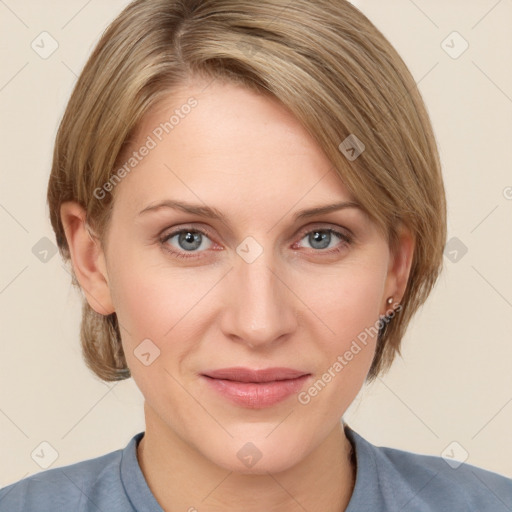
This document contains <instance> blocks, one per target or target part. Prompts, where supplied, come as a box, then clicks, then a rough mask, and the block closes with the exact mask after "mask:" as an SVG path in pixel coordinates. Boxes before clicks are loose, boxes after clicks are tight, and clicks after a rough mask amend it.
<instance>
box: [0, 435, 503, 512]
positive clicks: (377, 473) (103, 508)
mask: <svg viewBox="0 0 512 512" xmlns="http://www.w3.org/2000/svg"><path fill="white" fill-rule="evenodd" d="M345 432H346V435H347V437H348V439H349V440H350V441H351V443H352V445H353V446H354V451H355V456H356V462H357V473H356V483H355V488H354V492H353V494H352V497H351V499H350V503H349V505H348V507H347V509H346V512H366V511H371V512H398V511H403V512H410V511H414V512H433V511H435V512H439V511H449V512H468V511H478V512H484V511H489V512H491V511H492V512H511V511H512V479H510V478H507V477H504V476H501V475H498V474H496V473H493V472H490V471H486V470H484V469H480V468H477V467H475V466H471V465H469V464H465V463H464V464H461V465H460V466H458V467H456V468H454V467H452V466H455V465H456V464H454V461H452V460H450V462H451V465H449V464H448V462H447V461H445V460H444V459H443V458H442V457H436V456H431V455H419V454H416V453H412V452H406V451H402V450H397V449H394V448H384V447H378V446H374V445H373V444H371V443H370V442H368V441H366V440H365V439H364V438H363V437H361V436H360V435H359V434H357V433H356V432H354V431H353V430H352V429H351V428H350V427H349V426H348V425H345ZM143 435H144V432H140V433H138V434H136V435H135V436H134V437H133V438H132V439H131V440H130V442H129V443H128V445H127V446H126V447H125V448H123V449H119V450H116V451H114V452H111V453H108V454H106V455H103V456H101V457H97V458H94V459H89V460H85V461H82V462H78V463H75V464H71V465H68V466H63V467H61V468H53V469H48V470H45V471H42V472H40V473H37V474H35V475H31V476H29V477H27V478H24V479H22V480H20V481H18V482H16V483H13V484H11V485H9V486H7V487H4V488H3V489H0V512H68V511H69V512H134V511H135V512H142V511H144V512H163V509H162V508H161V507H160V505H159V504H158V502H157V501H156V499H155V497H154V496H153V494H152V493H151V490H150V489H149V487H148V485H147V483H146V480H145V479H144V475H143V473H142V471H141V469H140V466H139V464H138V460H137V452H136V449H137V444H138V443H139V441H140V440H141V439H142V437H143ZM197 499H198V503H197V504H196V505H194V504H192V506H195V508H196V509H197V510H198V511H201V508H204V507H201V503H200V499H201V497H199V496H198V497H197Z"/></svg>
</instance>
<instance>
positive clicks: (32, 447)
mask: <svg viewBox="0 0 512 512" xmlns="http://www.w3.org/2000/svg"><path fill="white" fill-rule="evenodd" d="M354 3H356V5H358V7H359V8H360V9H361V10H362V11H363V12H364V13H365V14H366V15H367V16H368V17H369V18H370V19H371V20H372V21H373V22H374V23H375V24H376V25H377V27H379V28H380V29H381V30H382V31H383V33H384V34H385V35H386V36H387V37H388V38H389V39H390V41H391V42H392V43H393V44H394V45H395V47H396V48H397V50H398V51H399V53H400V54H401V55H402V57H403V58H404V60H405V62H406V63H407V64H408V66H409V67H410V69H411V71H412V74H413V75H414V77H415V79H416V81H417V82H418V87H419V89H420V91H421V92H422V94H423V95H424V98H425V101H426V103H427V106H428V109H429V112H430V114H431V117H432V121H433V124H434V130H435V133H436V136H437V139H438V143H439V148H440V152H441V158H442V162H443V166H444V177H445V183H446V188H447V195H448V202H449V222H448V232H449V235H448V238H449V239H450V238H452V237H456V238H457V239H458V240H459V242H458V243H459V245H460V244H464V246H465V247H467V253H466V254H464V255H463V256H462V257H461V254H462V253H461V252H459V253H458V254H459V256H458V258H459V259H458V260H457V261H451V260H450V258H451V259H453V257H454V255H455V254H454V253H453V252H452V253H451V254H450V255H448V256H449V257H448V256H447V257H445V269H444V272H443V275H442V277H441V279H440V281H439V282H438V285H437V287H436V289H435V291H434V293H433V294H432V296H431V298H430V300H429V302H428V303H427V304H426V306H425V307H424V308H423V309H422V310H421V311H420V312H419V314H418V315H417V317H416V318H415V321H414V323H413V324H412V325H411V327H410V330H409V332H408V334H407V336H406V338H405V340H404V350H403V359H398V360H397V361H396V362H395V365H394V367H393V369H392V371H391V372H390V373H389V374H388V375H387V376H386V377H385V378H383V379H381V380H379V381H377V382H376V383H375V384H374V385H373V386H371V387H369V388H368V389H363V391H362V392H361V393H360V395H359V396H358V398H357V399H356V401H355V402H354V404H353V406H352V407H351V408H350V410H349V412H348V413H347V414H346V419H347V421H348V422H349V424H350V425H351V426H352V427H353V428H354V429H355V430H356V431H358V432H359V433H361V434H362V435H363V436H365V437H366V438H367V439H368V440H369V441H371V442H373V443H375V444H378V445H387V446H393V447H397V448H402V449H406V450H410V451H415V452H420V453H428V454H434V455H441V454H445V456H446V457H447V458H449V457H452V456H454V457H462V458H464V457H465V456H466V454H467V462H468V463H471V464H475V465H478V466H482V467H485V468H488V469H491V470H493V471H496V472H499V473H502V474H505V475H507V476H509V477H512V442H511V437H510V433H511V431H512V428H511V427H512V372H511V370H510V363H511V361H512V343H511V341H512V339H511V332H512V265H511V262H512V166H511V162H512V149H511V148H512V72H511V67H510V62H512V32H511V31H510V20H511V19H512V2H511V1H510V0H502V1H496V0H472V1H467V0H464V1H463V0H457V1H454V0H450V1H445V0H435V1H433V0H429V1H427V0H415V1H414V2H413V1H412V0H396V1H385V2H383V1H382V0H360V1H357V2H356V1H354ZM126 4H127V2H126V1H124V0H109V1H108V2H101V1H99V0H92V1H89V2H87V1H84V0H60V1H57V0H53V1H45V2H38V1H35V0H31V1H28V0H2V1H0V19H1V21H2V30H1V31H0V38H1V45H0V47H1V51H2V63H3V65H2V69H1V71H0V108H1V112H2V128H1V134H0V140H1V143H2V148H3V150H2V152H1V155H2V165H1V167H0V168H1V171H0V172H1V175H2V182H1V183H2V185H1V188H0V226H1V230H2V250H1V252H0V254H1V265H0V312H1V321H2V323H1V325H2V331H1V334H2V339H1V343H0V347H1V353H0V432H1V438H0V460H2V464H1V465H0V486H3V485H7V484H9V483H11V482H14V481H16V480H18V479H20V478H23V477H25V476H28V475H30V474H34V473H37V472H38V471H41V470H42V467H41V464H43V465H44V464H49V463H50V462H51V465H50V466H49V467H57V466H62V465H66V464H70V463H73V462H77V461H80V460H84V459H86V458H91V457H96V456H99V455H102V454H104V453H107V452H110V451H113V450H115V449H118V448H122V447H124V446H125V445H126V443H127V442H128V440H129V439H130V438H131V437H132V436H133V435H134V434H135V433H136V432H139V431H141V430H143V429H144V418H143V413H142V404H143V400H142V395H141V394H140V392H139V391H138V389H137V388H136V386H135V384H134V382H133V381H132V380H131V379H130V380H129V381H123V382H119V383H115V384H112V383H110V384H107V383H103V382H101V381H100V380H99V379H97V378H96V377H94V376H93V375H92V373H90V372H89V371H88V370H87V368H86V367H85V365H84V363H83V362H82V360H81V354H80V347H79V340H78V327H79V320H80V309H79V305H80V302H79V297H78V295H77V294H76V293H75V291H74V290H73V289H72V287H71V284H70V277H69V275H68V274H67V273H66V271H65V270H64V268H63V267H62V262H61V261H60V257H59V256H58V254H56V255H54V256H52V255H51V253H48V254H47V256H46V258H47V261H46V262H43V261H41V260H40V259H39V258H38V257H36V254H34V252H35V253H38V251H39V252H40V251H41V250H42V249H41V247H42V246H40V245H36V244H44V242H41V241H40V240H41V239H42V238H43V237H48V238H49V239H50V240H52V242H53V240H54V238H53V232H52V230H51V227H50V224H49V221H48V212H47V206H46V204H45V192H46V184H47V177H48V174H49V169H50V162H51V155H52V144H53V141H54V137H55V133H56V130H57V125H58V121H59V119H60V117H61V115H62V112H63V109H64V106H65V103H66V101H67V99H68V98H69V95H70V92H71V89H72V87H73V85H74V83H75V80H76V77H77V75H78V74H79V72H80V70H81V69H82V67H83V65H84V63H85V59H86V57H87V56H88V55H89V53H90V52H91V50H92V48H93V45H94V44H95V43H96V42H97V40H98V39H99V36H100V34H101V33H102V31H103V30H104V28H105V27H106V26H107V25H108V23H109V22H110V21H111V20H112V19H113V18H114V17H115V15H116V14H117V13H118V12H119V11H120V10H121V8H122V7H124V5H126ZM43 31H47V32H48V33H49V34H51V37H53V38H54V39H55V40H56V41H57V42H58V48H57V50H56V51H55V52H54V53H53V54H52V55H51V56H49V57H48V58H46V59H43V58H41V57H40V56H39V55H38V53H36V52H35V51H34V50H33V49H32V47H31V43H32V41H34V40H35V41H36V43H35V44H39V45H40V46H41V45H42V44H41V43H40V41H41V37H47V38H48V36H40V34H41V32H43ZM453 31H457V32H459V33H460V34H461V36H462V37H463V38H464V39H465V40H466V41H467V42H468V43H469V48H468V49H467V50H466V51H465V52H464V53H463V54H462V55H460V56H459V57H458V58H452V56H453V52H457V51H458V50H459V49H460V48H462V46H461V44H462V40H460V39H457V38H456V36H453V35H452V36H450V37H449V38H448V39H447V43H445V44H447V45H448V46H451V47H452V48H451V49H449V48H447V50H448V51H449V52H451V53H452V56H450V55H449V54H448V53H447V51H445V49H443V47H442V41H444V40H445V39H446V38H447V37H448V36H449V35H450V34H451V33H452V32H453ZM454 37H455V38H454ZM452 41H453V42H452ZM38 42H39V43H38ZM49 45H50V40H49V39H46V44H45V48H46V49H49V48H51V47H50V46H49ZM443 46H444V45H443ZM452 243H453V242H452ZM34 246H35V247H36V249H34V252H33V248H34ZM454 247H455V246H453V247H452V246H450V250H451V251H453V249H454ZM40 256H41V254H40ZM454 441H456V442H457V443H458V444H455V445H454V444H452V443H453V442H454ZM42 442H46V443H49V444H50V445H51V447H53V449H54V450H55V451H56V452H57V454H58V455H57V458H56V459H55V460H54V461H53V462H52V460H51V455H52V453H53V452H52V448H50V447H48V446H47V445H42V446H41V443H42ZM41 453H44V454H45V455H44V457H42V456H40V457H39V458H38V457H37V455H36V454H41Z"/></svg>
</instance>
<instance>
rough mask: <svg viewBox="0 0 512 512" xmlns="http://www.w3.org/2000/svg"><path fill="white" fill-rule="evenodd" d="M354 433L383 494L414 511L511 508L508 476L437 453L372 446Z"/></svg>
mask: <svg viewBox="0 0 512 512" xmlns="http://www.w3.org/2000/svg"><path fill="white" fill-rule="evenodd" d="M353 438H354V440H355V441H356V443H357V444H356V446H359V448H360V450H361V451H363V452H365V453H366V457H367V460H368V461H369V463H370V464H372V465H373V467H374V471H375V474H376V477H377V479H378V486H379V488H380V489H381V492H382V494H383V495H384V496H385V499H387V500H388V501H393V503H394V504H395V506H396V505H399V506H401V507H405V508H404V510H405V509H409V510H413V509H414V510H417V511H418V512H420V511H421V512H423V511H425V512H428V511H434V510H450V511H451V512H458V511H461V512H462V511H467V510H493V511H494V512H500V511H503V512H510V511H511V510H512V479H510V478H508V477H505V476H503V475H499V474H497V473H494V472H492V471H488V470H485V469H482V468H479V467H476V466H473V465H471V464H467V463H458V462H456V461H454V460H452V459H445V458H443V457H440V456H433V455H423V454H418V453H413V452H408V451H404V450H399V449H396V448H388V447H381V446H374V445H373V444H371V443H369V442H368V441H366V440H365V439H363V438H362V437H361V436H359V435H358V434H357V433H355V432H354V433H353ZM406 504H407V506H406ZM390 510H391V508H390Z"/></svg>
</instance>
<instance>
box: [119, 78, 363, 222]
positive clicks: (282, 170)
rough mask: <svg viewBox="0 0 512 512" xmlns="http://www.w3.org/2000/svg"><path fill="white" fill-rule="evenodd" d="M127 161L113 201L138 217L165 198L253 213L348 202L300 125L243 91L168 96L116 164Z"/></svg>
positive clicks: (182, 91)
mask: <svg viewBox="0 0 512 512" xmlns="http://www.w3.org/2000/svg"><path fill="white" fill-rule="evenodd" d="M144 147H147V148H150V149H148V150H145V151H143V148H144ZM133 152H136V153H138V157H135V156H133ZM142 152H144V153H145V156H142V157H141V155H140V154H141V153H142ZM130 155H132V158H133V159H135V158H137V161H136V165H135V166H134V167H133V168H130V167H131V166H130V165H128V168H130V171H129V172H127V173H125V174H126V177H125V178H123V181H122V183H120V184H119V185H118V186H117V189H116V195H117V196H119V198H121V197H123V199H124V200H125V201H124V202H125V203H126V205H127V206H129V207H131V208H132V209H138V210H137V211H139V210H140V209H141V208H142V207H143V206H145V205H147V204H148V203H149V202H154V201H156V200H158V199H165V198H166V197H167V196H171V197H173V198H177V197H178V198H182V199H183V200H188V201H192V202H194V203H197V202H200V201H203V202H205V203H208V204H209V205H212V206H216V207H219V208H226V207H228V206H229V205H230V204H233V205H237V206H239V207H243V206H245V207H246V208H252V211H253V212H255V213H256V211H257V208H258V207H260V208H263V210H264V212H263V213H265V212H268V210H265V208H268V203H269V202H270V203H273V204H276V203H277V204H279V205H281V210H283V211H284V210H286V209H290V208H292V207H293V205H294V204H297V203H298V202H300V203H301V206H302V207H305V206H307V205H308V204H313V203H314V204H315V205H316V204H318V202H319V200H322V201H331V200H332V202H335V201H336V200H338V201H340V200H347V201H349V200H354V197H353V196H352V195H351V194H350V193H349V191H348V190H347V188H346V187H345V186H344V184H343V183H342V181H341V179H340V177H339V176H338V174H337V173H336V172H335V170H334V168H333V165H332V163H331V162H330V161H329V159H328V158H327V157H326V155H325V153H324V152H323V150H322V149H321V148H320V146H319V145H318V144H317V143H316V142H315V140H314V139H313V137H312V136H311V135H310V134H309V133H308V132H307V130H306V129H305V128H303V127H302V125H301V124H300V123H299V121H298V120H297V119H296V118H295V117H294V116H293V115H292V114H291V113H290V112H289V111H287V110H286V109H285V108H284V107H283V106H282V105H281V104H280V103H279V102H278V101H277V100H275V99H273V98H271V97H269V96H266V95H263V94H258V93H256V92H254V91H252V90H249V89H247V88H244V87H243V86H241V85H235V84H231V83H221V82H217V81H215V80H214V81H213V82H210V83H208V82H200V81H197V82H191V83H188V84H187V85H186V86H185V85H184V86H181V87H179V88H178V89H176V90H174V91H173V92H172V93H170V94H169V95H168V96H167V97H165V98H164V100H162V101H160V102H159V104H158V105H157V106H156V108H153V109H152V110H151V111H150V112H148V113H147V114H146V115H145V116H144V118H143V119H142V122H141V123H140V125H139V128H138V131H137V135H136V137H135V138H134V140H133V141H132V143H131V146H130V148H129V151H127V152H126V155H125V160H123V161H122V163H121V165H123V163H126V162H128V159H129V158H130ZM132 163H134V162H132Z"/></svg>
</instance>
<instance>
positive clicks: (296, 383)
mask: <svg viewBox="0 0 512 512" xmlns="http://www.w3.org/2000/svg"><path fill="white" fill-rule="evenodd" d="M310 377H311V374H310V373H307V372H304V371H300V370H296V369H293V368H266V369H261V370H253V369H250V368H241V367H236V368H223V369H220V370H211V371H208V372H205V373H203V374H201V378H202V379H203V380H204V381H205V382H206V383H207V385H208V387H209V388H210V389H212V390H214V391H216V392H217V393H218V394H220V395H221V396H222V397H224V398H225V399H228V400H230V401H231V402H232V403H234V404H235V405H238V406H241V407H245V408H249V409H262V408H265V407H270V406H272V405H275V404H277V403H279V402H281V401H283V400H285V399H286V398H288V397H290V396H291V395H293V394H294V393H298V392H299V391H300V389H301V388H302V387H303V386H304V383H305V382H306V381H307V380H309V378H310Z"/></svg>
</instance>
